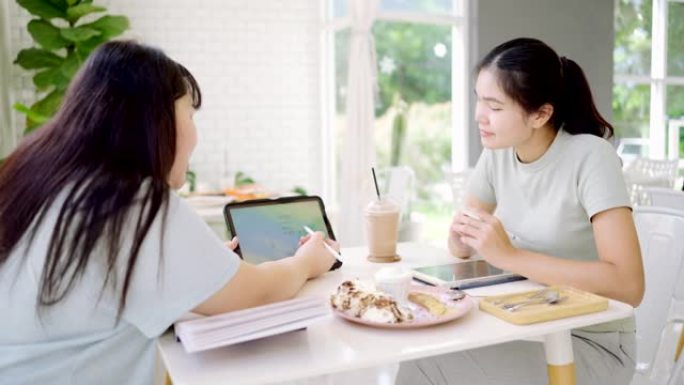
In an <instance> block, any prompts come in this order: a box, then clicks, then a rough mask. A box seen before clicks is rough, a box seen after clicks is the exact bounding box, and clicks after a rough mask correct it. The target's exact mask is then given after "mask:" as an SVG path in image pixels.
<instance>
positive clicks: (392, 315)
mask: <svg viewBox="0 0 684 385" xmlns="http://www.w3.org/2000/svg"><path fill="white" fill-rule="evenodd" d="M330 304H331V305H332V307H333V308H334V309H337V310H338V311H341V312H344V313H345V314H348V315H351V316H353V317H356V318H360V319H363V320H365V321H369V322H376V323H389V324H394V323H401V322H406V321H412V320H413V314H412V313H411V310H409V309H408V308H406V307H404V306H401V305H399V304H398V303H397V301H395V300H394V299H393V298H392V297H391V296H390V295H387V294H385V293H383V292H380V291H377V290H376V289H375V287H373V286H370V285H366V284H364V283H362V282H360V281H359V280H353V281H345V282H342V283H341V284H340V286H338V288H337V291H336V292H335V293H334V294H333V295H331V296H330Z"/></svg>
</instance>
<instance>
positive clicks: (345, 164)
mask: <svg viewBox="0 0 684 385" xmlns="http://www.w3.org/2000/svg"><path fill="white" fill-rule="evenodd" d="M378 4H379V0H350V1H349V14H350V16H351V37H350V39H349V65H348V69H349V72H348V74H349V77H348V79H347V131H346V132H345V140H344V150H343V151H342V156H343V157H342V188H341V196H340V201H341V207H340V214H339V219H340V225H341V226H340V230H341V234H340V240H341V241H342V243H343V244H344V245H345V246H357V245H360V244H362V243H363V208H364V207H365V205H366V204H367V203H368V202H369V201H370V199H372V197H373V194H374V192H373V191H374V190H373V189H374V187H373V180H372V178H373V177H372V174H371V166H373V165H374V163H375V144H374V141H373V125H374V121H375V111H374V109H375V94H376V90H377V62H376V59H375V43H374V39H373V31H372V27H373V22H374V21H375V16H376V14H377V8H378Z"/></svg>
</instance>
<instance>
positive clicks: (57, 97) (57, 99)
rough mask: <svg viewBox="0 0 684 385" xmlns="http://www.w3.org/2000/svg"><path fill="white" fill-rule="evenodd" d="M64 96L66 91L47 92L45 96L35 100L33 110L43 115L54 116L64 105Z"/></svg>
mask: <svg viewBox="0 0 684 385" xmlns="http://www.w3.org/2000/svg"><path fill="white" fill-rule="evenodd" d="M63 98H64V91H61V90H54V91H52V92H50V93H49V94H47V95H46V96H45V97H44V98H42V99H40V100H39V101H37V102H35V103H34V104H33V105H32V106H31V110H32V111H34V112H36V113H38V114H39V115H42V116H47V117H48V119H49V117H51V116H53V115H54V114H55V112H57V110H58V109H59V106H61V105H62V99H63Z"/></svg>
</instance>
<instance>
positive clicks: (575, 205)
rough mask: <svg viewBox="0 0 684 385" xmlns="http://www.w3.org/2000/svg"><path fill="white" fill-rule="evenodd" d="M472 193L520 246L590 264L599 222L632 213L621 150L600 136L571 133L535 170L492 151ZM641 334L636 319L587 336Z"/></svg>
mask: <svg viewBox="0 0 684 385" xmlns="http://www.w3.org/2000/svg"><path fill="white" fill-rule="evenodd" d="M468 192H469V193H470V194H472V195H473V196H474V197H475V198H477V199H478V200H480V201H482V202H485V203H489V204H494V205H496V212H495V215H496V216H497V218H499V220H500V221H501V223H502V224H503V226H504V228H505V229H506V231H508V232H509V233H510V237H511V242H512V243H513V244H514V245H515V246H516V247H520V248H523V249H526V250H530V251H535V252H538V253H542V254H547V255H552V256H555V257H560V258H566V259H574V260H583V261H597V260H598V259H599V256H598V251H597V249H596V241H595V239H594V230H593V227H592V225H591V217H592V216H594V215H595V214H597V213H600V212H602V211H605V210H609V209H612V208H617V207H630V201H629V196H628V194H627V188H626V187H625V181H624V178H623V175H622V167H621V163H620V159H619V158H618V156H617V153H616V152H615V149H614V148H613V146H612V145H611V144H610V143H609V142H608V141H607V140H605V139H602V138H599V137H597V136H594V135H589V134H579V135H571V134H568V133H567V132H565V131H563V130H559V131H558V133H557V134H556V138H555V139H554V141H553V143H551V146H550V147H549V148H548V150H546V152H545V153H544V155H542V156H541V157H540V158H539V159H537V160H536V161H534V162H532V163H521V162H520V160H519V159H518V157H517V155H516V154H515V150H514V149H513V148H506V149H500V150H487V149H485V150H484V151H483V152H482V155H480V159H479V160H478V162H477V166H476V167H475V171H474V173H473V175H472V177H471V179H470V182H469V188H468ZM634 328H635V326H634V318H633V317H632V318H628V319H626V320H622V321H614V322H609V323H606V324H601V325H595V326H591V327H587V328H583V329H582V330H585V331H592V332H609V331H615V330H620V331H624V332H634Z"/></svg>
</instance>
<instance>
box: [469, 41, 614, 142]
mask: <svg viewBox="0 0 684 385" xmlns="http://www.w3.org/2000/svg"><path fill="white" fill-rule="evenodd" d="M476 69H477V72H478V73H479V72H480V71H482V70H483V69H491V70H493V71H494V72H495V73H496V75H497V77H498V81H499V85H500V86H501V88H502V89H503V91H504V92H505V93H506V95H507V96H509V97H510V98H511V99H513V100H515V101H516V102H517V103H518V104H520V106H522V108H523V109H524V110H525V111H526V112H528V113H532V112H535V111H537V110H539V108H541V106H543V105H544V104H547V103H548V104H551V105H552V106H553V108H554V113H553V116H552V117H551V124H552V125H553V127H554V128H555V129H556V130H559V129H563V130H565V131H567V132H568V133H570V134H573V135H576V134H591V135H596V136H599V137H601V138H606V139H607V138H610V137H611V136H613V126H612V125H611V124H610V123H608V122H607V121H606V120H605V119H604V118H603V117H602V116H601V114H600V113H599V112H598V110H597V109H596V106H595V105H594V98H593V97H592V95H591V90H590V89H589V83H588V82H587V78H586V77H585V76H584V72H583V71H582V69H581V68H580V66H579V65H577V63H575V62H574V61H572V60H570V59H568V58H566V57H561V58H559V57H558V54H557V53H556V51H554V50H553V49H552V48H551V47H549V46H548V45H546V44H545V43H544V42H542V41H540V40H537V39H531V38H518V39H513V40H510V41H507V42H505V43H503V44H500V45H499V46H497V47H496V48H494V49H493V50H492V51H491V52H489V53H488V54H487V56H485V57H484V58H483V59H482V61H480V63H479V64H478V65H477V68H476Z"/></svg>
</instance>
